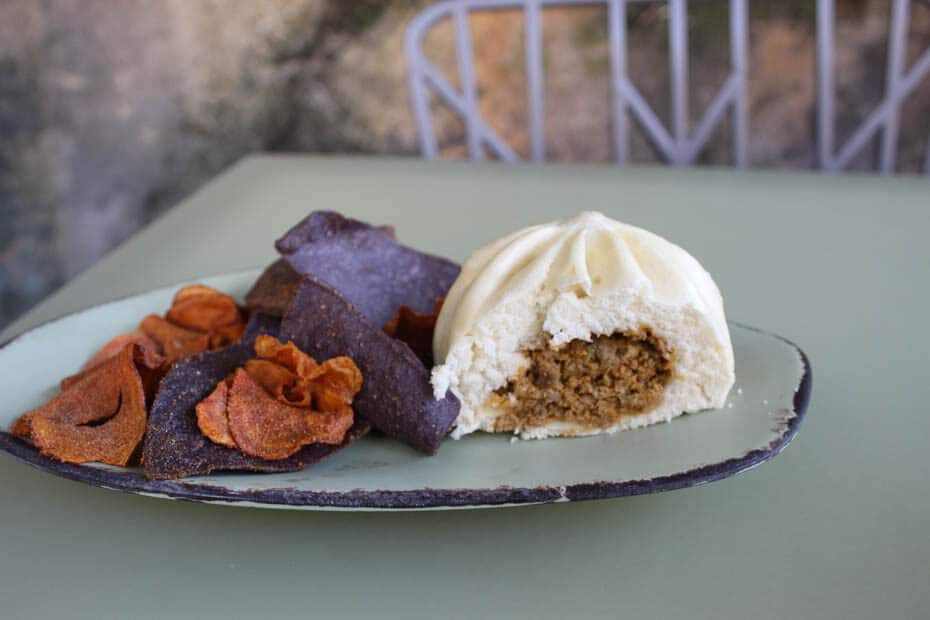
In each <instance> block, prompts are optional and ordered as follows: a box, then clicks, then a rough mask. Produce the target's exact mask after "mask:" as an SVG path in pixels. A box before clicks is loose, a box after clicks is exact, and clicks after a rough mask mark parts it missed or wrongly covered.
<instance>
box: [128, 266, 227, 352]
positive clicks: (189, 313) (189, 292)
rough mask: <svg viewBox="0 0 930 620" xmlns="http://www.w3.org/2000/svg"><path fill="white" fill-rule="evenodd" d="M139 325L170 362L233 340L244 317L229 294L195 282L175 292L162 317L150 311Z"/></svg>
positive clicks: (215, 347)
mask: <svg viewBox="0 0 930 620" xmlns="http://www.w3.org/2000/svg"><path fill="white" fill-rule="evenodd" d="M139 329H140V330H141V331H142V332H143V333H144V334H145V335H146V336H148V337H149V338H151V339H152V340H153V341H154V342H155V343H156V344H157V345H158V347H159V349H160V351H161V354H162V355H164V356H165V358H166V359H167V360H168V362H169V363H173V362H176V361H177V360H179V359H181V358H182V357H187V356H189V355H193V354H195V353H200V352H202V351H207V350H210V349H217V348H219V347H222V346H225V345H227V344H229V343H231V342H235V341H236V340H238V339H239V338H240V337H241V336H242V331H243V329H245V321H244V319H243V316H242V311H241V310H240V309H239V306H238V305H236V301H235V300H234V299H233V298H232V297H230V296H229V295H226V294H225V293H221V292H220V291H217V290H215V289H212V288H210V287H208V286H204V285H202V284H195V285H193V286H188V287H185V288H182V289H181V290H179V291H178V292H177V294H175V296H174V301H173V302H172V304H171V308H170V309H169V310H168V312H167V313H166V314H165V317H164V318H162V317H160V316H158V315H155V314H151V315H149V316H147V317H145V319H143V320H142V323H141V324H140V325H139Z"/></svg>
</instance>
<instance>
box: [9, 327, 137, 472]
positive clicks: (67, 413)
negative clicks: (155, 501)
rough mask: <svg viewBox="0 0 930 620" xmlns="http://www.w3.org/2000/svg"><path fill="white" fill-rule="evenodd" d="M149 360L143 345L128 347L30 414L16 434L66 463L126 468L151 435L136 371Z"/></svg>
mask: <svg viewBox="0 0 930 620" xmlns="http://www.w3.org/2000/svg"><path fill="white" fill-rule="evenodd" d="M144 357H145V354H144V353H143V352H141V351H140V350H139V347H138V345H135V344H130V345H127V346H125V347H124V348H123V349H122V351H120V353H119V354H118V355H116V356H115V357H111V358H110V359H109V360H106V361H105V362H103V363H101V364H99V365H98V366H97V367H96V369H92V370H91V371H90V372H88V373H87V374H86V375H85V376H84V377H83V378H81V379H80V380H78V381H76V382H74V383H72V385H71V386H70V387H69V388H68V389H67V390H65V391H64V392H62V394H61V395H59V396H58V397H57V398H54V399H52V400H51V401H50V402H49V403H47V404H46V405H43V406H42V407H39V408H37V409H34V410H32V411H30V412H28V413H26V414H24V415H23V416H22V417H21V418H20V420H18V421H17V424H16V425H14V430H18V431H20V433H19V434H22V432H23V431H26V430H28V436H29V437H30V438H31V439H32V442H33V443H34V444H35V445H36V447H38V448H39V450H40V451H41V452H42V454H43V455H45V456H49V457H51V458H55V459H58V460H60V461H64V462H67V463H85V462H89V461H97V462H101V463H108V464H110V465H126V464H127V463H128V462H129V459H130V458H131V457H132V455H133V453H134V452H135V449H136V447H137V446H138V445H139V442H140V441H142V436H143V434H144V433H145V423H146V410H145V390H144V387H143V382H142V378H141V376H140V374H139V370H138V369H137V368H136V360H137V359H144ZM92 423H96V424H92Z"/></svg>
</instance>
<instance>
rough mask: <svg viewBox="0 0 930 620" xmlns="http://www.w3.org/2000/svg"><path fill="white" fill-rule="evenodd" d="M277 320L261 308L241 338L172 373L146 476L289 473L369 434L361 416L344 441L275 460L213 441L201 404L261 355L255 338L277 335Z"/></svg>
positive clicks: (149, 433) (147, 450)
mask: <svg viewBox="0 0 930 620" xmlns="http://www.w3.org/2000/svg"><path fill="white" fill-rule="evenodd" d="M277 325H278V321H277V319H275V318H273V317H269V316H267V315H264V314H260V313H256V314H255V315H254V316H253V317H252V319H251V320H250V321H249V325H248V327H247V328H246V331H245V334H244V335H243V338H242V340H241V341H240V342H237V343H235V344H232V345H229V346H227V347H225V348H223V349H219V350H217V351H210V352H206V353H202V354H199V355H195V356H193V357H189V358H187V359H183V360H180V361H179V362H177V363H176V364H175V365H174V367H173V368H172V369H171V370H170V371H169V372H168V374H167V375H166V376H165V378H164V379H162V382H161V385H160V387H159V389H158V394H157V395H156V397H155V402H154V403H153V404H152V408H151V411H150V412H149V424H148V428H147V430H146V434H145V443H144V447H143V465H144V468H145V475H146V477H148V478H151V479H157V480H164V479H172V478H183V477H186V476H196V475H205V474H209V473H210V472H212V471H260V472H284V471H297V470H300V469H303V468H305V467H307V466H309V465H311V464H313V463H315V462H317V461H319V460H321V459H323V458H325V457H327V456H329V455H330V454H333V453H334V452H337V451H338V450H340V449H342V448H344V447H345V446H347V445H349V444H350V443H352V442H353V441H354V440H355V439H357V438H359V437H361V436H363V435H365V434H366V433H367V432H368V429H369V426H368V424H367V423H366V422H365V421H363V420H358V419H357V420H356V421H355V423H354V424H353V425H352V428H351V429H350V430H349V432H348V433H346V435H345V438H344V439H343V442H342V443H341V444H339V445H338V446H332V445H324V444H314V445H309V446H305V447H303V448H301V449H300V450H298V451H297V452H296V453H295V454H293V455H292V456H290V457H288V458H286V459H281V460H275V461H269V460H265V459H261V458H256V457H252V456H248V455H245V454H243V453H242V452H240V451H239V450H235V449H232V448H228V447H225V446H221V445H219V444H216V443H213V442H212V441H210V440H209V439H208V438H207V437H205V436H204V435H203V433H201V431H200V429H199V428H198V426H197V416H196V414H195V411H194V410H195V407H196V406H197V403H199V402H201V401H202V400H204V398H206V397H207V396H209V395H210V394H211V393H212V392H213V391H214V390H215V389H216V385H217V384H218V383H219V382H221V381H222V380H223V379H225V378H226V377H227V376H229V375H230V374H232V373H233V372H234V371H235V370H236V369H237V368H238V367H240V366H242V365H243V364H245V363H246V362H247V361H248V360H249V359H252V358H253V357H254V356H255V352H254V344H255V338H256V337H257V336H258V335H259V334H261V333H270V334H275V333H276V332H277Z"/></svg>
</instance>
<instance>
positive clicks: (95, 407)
mask: <svg viewBox="0 0 930 620" xmlns="http://www.w3.org/2000/svg"><path fill="white" fill-rule="evenodd" d="M119 367H120V356H118V355H117V356H115V357H111V358H110V359H108V360H106V361H104V362H103V363H101V364H98V365H97V366H96V367H94V368H92V369H91V370H88V371H85V372H83V373H80V374H78V375H74V378H73V380H72V381H70V382H69V383H68V385H67V386H66V387H65V386H63V387H62V393H61V394H59V395H58V396H56V397H55V398H53V399H52V400H50V401H49V402H47V403H46V404H44V405H42V406H41V407H38V408H36V409H33V410H32V411H28V412H26V413H24V414H23V415H21V416H20V417H19V419H18V420H16V422H15V423H14V424H13V428H12V432H13V434H14V435H19V436H20V437H29V436H30V435H31V434H32V420H33V418H40V417H41V418H49V419H53V420H56V421H59V422H62V423H64V424H87V423H90V422H96V421H98V420H100V419H103V418H108V417H110V416H112V415H113V414H114V413H115V412H116V408H117V407H118V406H119V384H118V382H115V381H114V380H113V377H114V376H117V375H118V374H119ZM72 388H74V389H72Z"/></svg>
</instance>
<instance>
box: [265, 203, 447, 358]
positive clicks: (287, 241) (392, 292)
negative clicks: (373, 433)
mask: <svg viewBox="0 0 930 620" xmlns="http://www.w3.org/2000/svg"><path fill="white" fill-rule="evenodd" d="M275 246H276V247H277V249H278V252H280V253H281V255H282V256H283V257H284V258H285V259H287V261H288V262H289V263H290V264H291V266H292V267H293V268H294V269H295V270H296V271H297V272H299V273H300V274H302V275H310V276H313V277H314V278H316V279H317V280H319V281H321V282H323V283H324V284H328V285H329V286H331V287H332V288H334V289H336V290H337V291H338V292H339V293H340V294H341V295H342V296H343V297H345V298H346V299H347V300H348V301H349V302H350V303H352V304H353V305H354V306H355V307H356V308H358V310H359V311H360V312H361V313H362V315H364V317H365V318H366V319H367V320H368V321H369V322H370V323H373V324H374V325H377V326H378V327H379V328H380V327H381V326H383V325H384V324H385V323H387V322H388V321H389V320H390V319H391V317H393V316H394V313H395V312H396V311H397V309H398V308H399V307H401V306H408V307H409V308H411V309H412V310H415V311H416V312H418V313H420V314H429V313H430V311H431V310H432V307H433V302H435V301H436V298H437V297H443V296H445V294H446V292H447V291H448V290H449V287H450V286H452V282H453V281H454V280H455V278H456V277H457V276H458V274H459V266H458V265H456V264H455V263H453V262H452V261H449V260H446V259H445V258H440V257H438V256H433V255H430V254H426V253H424V252H419V251H417V250H414V249H413V248H410V247H407V246H405V245H403V244H401V243H398V242H397V241H396V240H395V239H394V238H393V236H392V235H391V234H389V233H388V232H386V231H385V230H384V229H382V228H377V227H374V226H371V225H369V224H366V223H364V222H360V221H358V220H353V219H350V218H347V217H343V216H342V215H340V214H338V213H334V212H332V211H315V212H313V213H311V214H310V215H308V216H307V217H306V218H305V219H304V220H303V221H301V222H300V223H299V224H297V225H296V226H294V227H293V228H292V229H291V230H289V231H288V232H287V233H286V234H285V235H284V236H283V237H281V238H280V239H279V240H278V241H277V243H276V244H275ZM363 372H364V371H363Z"/></svg>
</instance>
